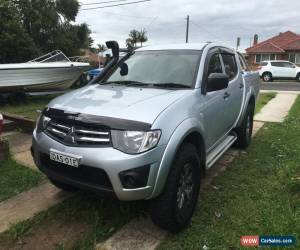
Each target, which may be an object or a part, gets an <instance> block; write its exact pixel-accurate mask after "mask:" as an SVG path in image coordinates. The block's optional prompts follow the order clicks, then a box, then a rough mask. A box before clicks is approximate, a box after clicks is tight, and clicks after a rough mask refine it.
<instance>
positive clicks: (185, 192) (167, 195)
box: [149, 143, 201, 232]
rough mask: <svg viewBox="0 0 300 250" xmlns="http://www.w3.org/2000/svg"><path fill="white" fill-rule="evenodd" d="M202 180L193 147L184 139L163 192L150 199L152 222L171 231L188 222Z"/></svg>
mask: <svg viewBox="0 0 300 250" xmlns="http://www.w3.org/2000/svg"><path fill="white" fill-rule="evenodd" d="M200 180H201V167H200V158H199V155H198V153H197V150H196V148H195V147H194V146H193V145H192V144H190V143H185V144H184V145H183V146H182V147H181V148H180V150H179V151H178V153H177V155H176V157H175V160H174V165H173V167H172V169H171V170H170V173H169V176H168V179H167V182H166V184H165V188H164V190H163V192H162V194H161V195H160V196H159V197H158V198H156V199H154V200H152V201H150V211H149V212H150V215H151V218H152V220H153V222H154V223H155V224H156V225H158V226H159V227H161V228H163V229H166V230H168V231H170V232H178V231H180V230H181V229H182V228H184V227H185V226H186V225H187V224H189V222H190V219H191V217H192V215H193V212H194V208H195V205H196V203H197V200H198V195H199V189H200Z"/></svg>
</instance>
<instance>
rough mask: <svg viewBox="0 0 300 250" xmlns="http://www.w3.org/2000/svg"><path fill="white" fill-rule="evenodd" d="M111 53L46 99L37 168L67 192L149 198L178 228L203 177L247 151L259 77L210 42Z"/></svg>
mask: <svg viewBox="0 0 300 250" xmlns="http://www.w3.org/2000/svg"><path fill="white" fill-rule="evenodd" d="M107 46H108V47H109V48H110V49H112V52H113V59H112V60H111V61H110V62H109V63H108V64H107V65H106V67H105V68H104V69H103V71H102V74H101V75H100V76H98V77H96V78H94V79H93V80H92V81H91V82H90V83H89V84H88V86H85V87H83V88H80V89H77V90H74V91H72V92H69V93H67V94H65V95H62V96H60V97H58V98H56V99H54V100H53V101H51V102H50V103H49V104H48V105H47V107H46V108H45V109H44V110H43V111H42V113H41V115H40V117H39V119H38V121H37V125H36V128H35V130H34V132H33V146H32V154H33V157H34V160H35V163H36V165H37V166H38V168H39V169H40V170H41V171H42V172H43V173H45V174H46V175H47V176H48V178H49V179H50V181H51V182H52V183H53V184H54V185H56V186H57V187H59V188H62V189H65V190H76V189H84V190H90V191H94V192H98V193H100V194H111V195H113V196H116V197H117V198H118V199H120V200H123V201H130V200H148V202H149V213H150V216H151V218H152V220H153V221H154V223H156V224H157V225H159V226H160V227H162V228H164V229H167V230H169V231H171V232H177V231H179V230H181V229H182V228H183V227H185V226H186V225H187V224H188V223H189V222H190V219H191V217H192V214H193V212H194V208H195V205H196V203H197V200H198V196H199V189H200V183H201V179H202V178H204V177H205V172H206V171H207V169H209V168H210V167H211V166H212V165H213V164H214V162H216V160H217V159H218V158H219V157H220V156H221V155H222V154H223V153H224V152H225V151H226V150H227V149H228V148H229V147H230V146H231V145H233V144H235V146H236V147H239V148H243V149H245V148H247V146H248V145H249V143H250V140H251V134H252V127H253V114H254V108H255V103H256V98H257V95H258V92H259V82H260V80H259V75H258V73H255V72H251V71H250V70H249V69H248V67H247V64H246V62H245V60H244V58H243V57H242V55H240V54H238V53H237V52H236V51H234V50H232V49H230V48H227V47H224V46H222V45H219V44H214V43H204V44H176V45H163V46H149V47H143V48H139V49H137V50H135V51H131V52H129V53H128V54H127V55H126V56H124V57H122V58H120V57H119V46H118V44H117V43H116V42H113V41H110V42H107Z"/></svg>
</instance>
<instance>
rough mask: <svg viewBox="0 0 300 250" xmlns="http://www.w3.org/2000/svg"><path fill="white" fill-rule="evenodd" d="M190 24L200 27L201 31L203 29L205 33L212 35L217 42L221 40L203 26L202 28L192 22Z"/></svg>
mask: <svg viewBox="0 0 300 250" xmlns="http://www.w3.org/2000/svg"><path fill="white" fill-rule="evenodd" d="M190 22H191V23H192V24H194V25H195V26H196V27H198V28H199V29H201V30H202V31H205V32H206V33H208V34H210V35H211V36H213V37H214V38H215V39H216V40H219V39H220V37H218V36H216V35H215V34H213V33H211V32H210V31H208V30H207V29H205V28H204V27H203V26H200V25H199V24H197V23H195V22H193V21H191V20H190ZM219 41H220V40H219Z"/></svg>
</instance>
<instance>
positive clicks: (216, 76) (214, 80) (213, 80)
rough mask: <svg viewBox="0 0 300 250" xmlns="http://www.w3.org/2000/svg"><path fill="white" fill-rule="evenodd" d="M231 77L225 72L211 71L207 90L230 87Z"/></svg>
mask: <svg viewBox="0 0 300 250" xmlns="http://www.w3.org/2000/svg"><path fill="white" fill-rule="evenodd" d="M228 83H229V77H228V75H226V74H224V73H211V74H210V75H209V76H208V78H207V87H206V91H207V92H212V91H217V90H221V89H226V88H227V87H228Z"/></svg>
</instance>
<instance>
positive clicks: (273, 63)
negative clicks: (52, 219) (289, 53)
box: [271, 62, 284, 67]
mask: <svg viewBox="0 0 300 250" xmlns="http://www.w3.org/2000/svg"><path fill="white" fill-rule="evenodd" d="M271 65H272V66H274V67H284V66H283V63H282V62H271Z"/></svg>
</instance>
